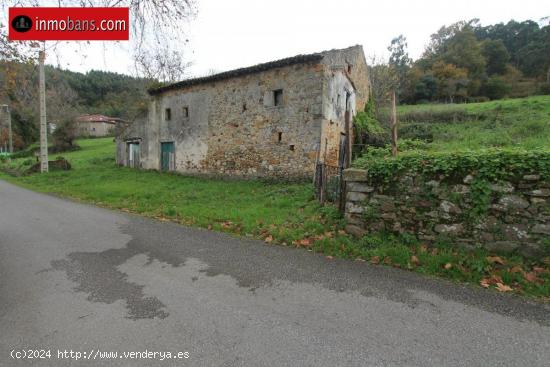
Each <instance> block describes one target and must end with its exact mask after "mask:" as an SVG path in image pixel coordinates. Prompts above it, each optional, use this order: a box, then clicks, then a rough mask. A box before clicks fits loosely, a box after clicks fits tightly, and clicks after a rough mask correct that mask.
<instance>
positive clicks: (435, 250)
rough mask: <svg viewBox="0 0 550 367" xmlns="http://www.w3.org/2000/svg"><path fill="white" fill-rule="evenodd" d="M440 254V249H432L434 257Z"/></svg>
mask: <svg viewBox="0 0 550 367" xmlns="http://www.w3.org/2000/svg"><path fill="white" fill-rule="evenodd" d="M438 252H439V250H438V249H436V248H434V249H432V256H435V255H437V253H438Z"/></svg>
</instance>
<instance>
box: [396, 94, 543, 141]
mask: <svg viewBox="0 0 550 367" xmlns="http://www.w3.org/2000/svg"><path fill="white" fill-rule="evenodd" d="M398 114H399V120H400V125H401V126H400V128H399V132H400V134H399V135H400V137H402V138H418V139H423V140H426V138H427V140H431V142H430V143H429V144H427V146H426V147H425V149H426V150H431V151H457V150H477V149H481V148H489V147H514V148H524V149H550V96H536V97H528V98H518V99H510V100H499V101H492V102H484V103H469V104H457V105H445V104H426V105H416V106H399V109H398Z"/></svg>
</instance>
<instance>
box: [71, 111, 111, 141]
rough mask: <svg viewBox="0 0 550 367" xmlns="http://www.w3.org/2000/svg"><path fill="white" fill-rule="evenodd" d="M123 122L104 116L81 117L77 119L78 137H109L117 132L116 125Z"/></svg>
mask: <svg viewBox="0 0 550 367" xmlns="http://www.w3.org/2000/svg"><path fill="white" fill-rule="evenodd" d="M120 121H121V120H120V119H118V118H115V117H109V116H103V115H81V116H78V117H77V118H76V126H77V134H78V136H95V137H101V136H109V135H113V134H114V132H115V127H116V123H117V122H120Z"/></svg>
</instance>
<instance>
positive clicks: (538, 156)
mask: <svg viewBox="0 0 550 367" xmlns="http://www.w3.org/2000/svg"><path fill="white" fill-rule="evenodd" d="M353 167H355V168H363V169H366V170H367V171H368V177H369V180H370V181H371V182H372V183H378V184H383V183H390V182H391V181H393V180H395V179H397V177H399V176H400V175H401V174H403V173H405V172H407V173H411V174H420V175H424V176H435V175H440V176H441V175H443V176H446V177H449V178H452V177H457V178H459V177H462V178H464V177H465V176H466V175H468V174H472V175H474V176H475V177H476V178H479V179H485V180H488V181H493V182H494V181H498V180H514V179H518V178H521V176H523V175H527V174H538V175H540V176H541V178H543V179H550V151H547V150H529V151H526V150H512V149H487V150H481V151H464V152H452V153H451V152H421V151H410V152H404V153H402V154H400V155H398V156H397V157H388V156H385V157H380V156H377V155H376V154H371V155H368V154H367V155H365V156H363V157H360V158H358V159H356V160H355V161H354V162H353Z"/></svg>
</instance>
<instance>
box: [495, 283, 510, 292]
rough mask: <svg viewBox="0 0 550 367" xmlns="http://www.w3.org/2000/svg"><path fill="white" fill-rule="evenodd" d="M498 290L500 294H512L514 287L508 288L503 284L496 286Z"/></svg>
mask: <svg viewBox="0 0 550 367" xmlns="http://www.w3.org/2000/svg"><path fill="white" fill-rule="evenodd" d="M496 289H497V291H499V292H510V291H513V289H512V287H510V286H507V285H505V284H502V283H497V284H496Z"/></svg>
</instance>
